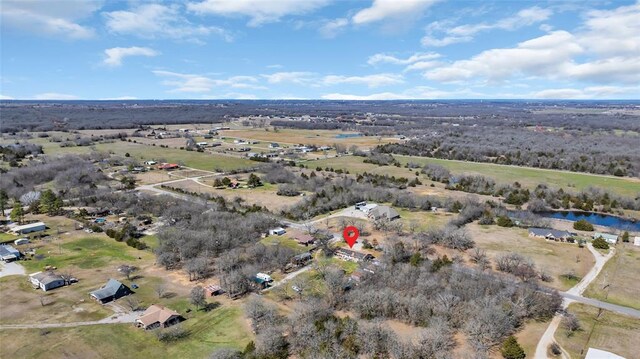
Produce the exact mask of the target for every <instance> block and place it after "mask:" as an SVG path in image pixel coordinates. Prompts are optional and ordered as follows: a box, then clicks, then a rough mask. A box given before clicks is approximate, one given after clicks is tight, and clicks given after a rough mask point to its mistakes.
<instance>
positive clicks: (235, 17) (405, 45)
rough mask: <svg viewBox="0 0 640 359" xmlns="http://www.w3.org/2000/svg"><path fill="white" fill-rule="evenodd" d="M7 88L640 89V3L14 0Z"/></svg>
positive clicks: (588, 94)
mask: <svg viewBox="0 0 640 359" xmlns="http://www.w3.org/2000/svg"><path fill="white" fill-rule="evenodd" d="M0 13H1V17H0V26H1V34H0V35H1V38H0V40H1V41H0V52H1V53H0V99H9V100H10V99H34V100H50V99H56V100H76V99H85V100H107V99H109V100H125V99H331V100H395V99H485V98H486V99H489V98H497V99H640V1H637V2H636V1H624V0H615V1H579V0H567V1H558V0H553V1H503V0H498V1H481V0H475V1H453V0H186V1H170V2H162V1H100V0H91V1H80V0H63V1H59V0H38V1H32V0H18V1H16V0H2V1H1V2H0Z"/></svg>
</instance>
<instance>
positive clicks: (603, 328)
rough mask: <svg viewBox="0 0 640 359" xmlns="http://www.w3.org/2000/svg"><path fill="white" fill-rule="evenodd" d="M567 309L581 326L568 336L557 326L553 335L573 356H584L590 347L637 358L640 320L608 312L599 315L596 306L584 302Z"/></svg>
mask: <svg viewBox="0 0 640 359" xmlns="http://www.w3.org/2000/svg"><path fill="white" fill-rule="evenodd" d="M569 312H571V313H573V314H575V315H576V316H577V317H578V319H579V320H580V323H581V327H582V328H581V329H580V330H579V331H577V332H575V333H574V334H573V335H571V336H567V334H568V333H567V331H566V330H565V329H564V328H562V326H560V328H558V331H556V334H555V338H556V340H557V341H558V343H559V344H560V345H561V346H562V347H563V348H564V349H565V350H566V351H568V352H569V354H570V355H571V357H572V358H584V355H586V353H587V349H588V348H590V347H591V348H597V349H602V350H606V351H610V352H612V353H615V354H618V355H622V356H624V357H625V358H637V357H638V356H637V355H638V342H639V341H640V320H637V319H633V318H630V317H626V316H623V315H619V314H615V313H612V312H608V311H602V313H601V314H600V315H599V316H598V312H599V309H597V308H594V307H590V306H587V305H584V304H572V305H571V306H569Z"/></svg>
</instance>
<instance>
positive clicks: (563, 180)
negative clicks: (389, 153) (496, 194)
mask: <svg viewBox="0 0 640 359" xmlns="http://www.w3.org/2000/svg"><path fill="white" fill-rule="evenodd" d="M394 157H395V158H397V159H398V161H400V162H401V163H402V164H403V165H404V164H405V163H408V162H413V163H416V164H419V165H421V166H424V165H426V164H429V163H431V164H437V165H441V166H443V167H446V168H447V169H449V170H450V171H451V172H452V173H453V174H468V175H482V176H486V177H490V178H492V179H494V180H495V181H496V183H504V184H511V183H513V182H516V181H518V182H520V183H521V184H522V185H523V186H527V187H531V188H533V187H535V186H536V185H538V184H540V183H546V184H547V185H549V186H553V187H562V188H565V189H567V188H575V189H576V190H582V189H585V188H587V187H589V186H594V187H601V188H605V189H608V190H610V191H612V192H615V193H617V194H620V195H625V196H632V195H635V194H637V193H640V179H637V178H617V177H610V176H599V175H592V174H586V173H576V172H567V171H556V170H547V169H539V168H528V167H517V166H505V165H497V164H492V163H476V162H464V161H453V160H442V159H436V158H426V157H413V156H399V155H394ZM363 160H364V158H363V157H355V156H342V157H336V158H330V159H322V160H317V161H309V162H308V163H306V164H307V165H308V166H309V167H310V168H315V167H316V166H320V167H322V168H325V167H333V168H334V169H342V170H348V171H349V172H350V173H352V174H353V173H362V172H365V171H366V172H369V173H377V174H387V175H393V176H396V177H398V176H402V177H407V178H413V177H414V176H415V171H416V170H415V169H414V170H411V171H410V170H408V169H407V168H403V167H394V166H378V165H374V164H369V163H364V162H363Z"/></svg>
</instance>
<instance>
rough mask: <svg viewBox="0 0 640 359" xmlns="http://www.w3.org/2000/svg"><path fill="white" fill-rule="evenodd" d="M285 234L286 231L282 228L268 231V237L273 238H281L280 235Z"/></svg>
mask: <svg viewBox="0 0 640 359" xmlns="http://www.w3.org/2000/svg"><path fill="white" fill-rule="evenodd" d="M285 233H287V231H285V230H284V228H282V227H278V228H274V229H270V230H269V235H270V236H273V235H276V236H281V235H283V234H285Z"/></svg>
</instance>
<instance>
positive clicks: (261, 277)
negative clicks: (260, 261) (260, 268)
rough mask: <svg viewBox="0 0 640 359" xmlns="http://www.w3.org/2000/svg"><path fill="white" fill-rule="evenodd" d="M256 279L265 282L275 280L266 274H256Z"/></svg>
mask: <svg viewBox="0 0 640 359" xmlns="http://www.w3.org/2000/svg"><path fill="white" fill-rule="evenodd" d="M256 278H259V279H262V280H263V281H265V282H273V278H271V276H270V275H268V274H265V273H256Z"/></svg>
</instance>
